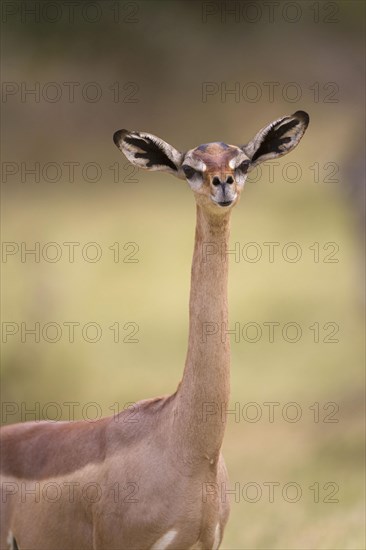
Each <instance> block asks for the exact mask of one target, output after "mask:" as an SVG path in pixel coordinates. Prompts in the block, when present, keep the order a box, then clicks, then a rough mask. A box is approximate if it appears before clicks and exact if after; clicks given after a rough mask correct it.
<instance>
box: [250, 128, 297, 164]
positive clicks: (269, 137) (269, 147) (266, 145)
mask: <svg viewBox="0 0 366 550" xmlns="http://www.w3.org/2000/svg"><path fill="white" fill-rule="evenodd" d="M298 123H299V122H298V120H291V121H290V122H287V124H282V125H281V126H280V127H279V128H278V126H277V125H275V126H273V127H272V128H270V129H269V131H268V132H267V134H266V137H265V138H264V140H263V142H262V144H261V145H260V147H259V148H258V149H257V150H256V152H255V153H254V156H253V158H252V162H254V161H255V160H257V158H259V157H261V156H262V155H266V154H268V153H272V152H273V153H280V152H281V149H280V146H281V145H283V144H284V143H288V142H289V141H291V138H290V137H284V138H283V137H282V136H283V134H286V133H287V132H288V131H289V130H291V129H292V128H294V127H295V126H297V125H298Z"/></svg>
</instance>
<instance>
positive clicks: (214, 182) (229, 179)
mask: <svg viewBox="0 0 366 550" xmlns="http://www.w3.org/2000/svg"><path fill="white" fill-rule="evenodd" d="M225 183H229V184H230V183H234V180H233V178H232V176H228V177H227V178H226V181H221V180H220V178H219V177H218V176H215V177H214V178H212V185H215V186H217V185H225Z"/></svg>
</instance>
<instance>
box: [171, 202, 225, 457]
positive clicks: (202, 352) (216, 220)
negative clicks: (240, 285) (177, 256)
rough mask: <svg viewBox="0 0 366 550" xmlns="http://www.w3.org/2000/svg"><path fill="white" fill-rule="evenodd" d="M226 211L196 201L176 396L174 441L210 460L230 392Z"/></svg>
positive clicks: (218, 442)
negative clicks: (184, 349) (205, 207)
mask: <svg viewBox="0 0 366 550" xmlns="http://www.w3.org/2000/svg"><path fill="white" fill-rule="evenodd" d="M229 216H230V214H229V213H228V214H224V215H222V216H217V215H215V216H212V215H209V214H207V213H206V212H205V211H203V210H202V209H201V208H200V207H199V206H197V224H196V235H195V245H194V253H193V262H192V275H191V293H190V302H189V340H188V352H187V358H186V364H185V369H184V374H183V379H182V382H181V384H180V386H179V389H178V392H177V396H176V397H177V409H176V413H175V415H176V418H175V428H176V430H177V431H178V436H179V441H181V444H179V446H180V447H182V446H183V447H184V451H185V452H184V455H185V456H187V457H188V456H190V457H191V458H192V460H200V459H202V458H207V459H208V460H209V461H210V462H211V463H214V462H216V460H217V458H218V456H219V452H220V448H221V445H222V440H223V436H224V431H225V417H226V414H225V411H226V409H227V403H228V399H229V392H230V343H229V339H228V338H226V337H225V336H226V333H225V328H227V320H228V311H227V310H228V306H227V282H228V262H227V255H226V254H225V250H226V249H227V245H228V240H229ZM222 411H223V414H222Z"/></svg>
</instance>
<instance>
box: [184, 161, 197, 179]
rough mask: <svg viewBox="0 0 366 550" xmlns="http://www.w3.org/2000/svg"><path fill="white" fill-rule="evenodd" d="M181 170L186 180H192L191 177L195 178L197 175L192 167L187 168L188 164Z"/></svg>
mask: <svg viewBox="0 0 366 550" xmlns="http://www.w3.org/2000/svg"><path fill="white" fill-rule="evenodd" d="M182 170H183V172H184V175H185V177H186V178H187V179H189V180H190V179H191V178H193V176H195V175H196V174H198V173H199V172H198V171H197V170H195V169H194V168H192V166H188V164H184V165H183V166H182Z"/></svg>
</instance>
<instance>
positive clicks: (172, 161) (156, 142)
mask: <svg viewBox="0 0 366 550" xmlns="http://www.w3.org/2000/svg"><path fill="white" fill-rule="evenodd" d="M113 141H114V143H115V144H116V145H117V147H118V148H119V149H121V151H122V153H123V154H124V155H126V157H127V158H128V160H129V161H130V162H131V163H132V164H133V165H134V166H137V167H138V168H144V169H145V170H163V171H167V172H170V173H171V174H174V175H175V176H177V177H181V173H180V170H179V169H180V165H181V163H182V159H183V154H182V153H180V152H179V151H177V150H176V149H174V147H172V146H171V145H169V144H168V143H166V142H165V141H163V140H162V139H160V138H158V137H156V136H153V135H152V134H147V133H146V132H134V131H132V132H130V131H129V130H118V132H116V133H115V134H114V136H113Z"/></svg>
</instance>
